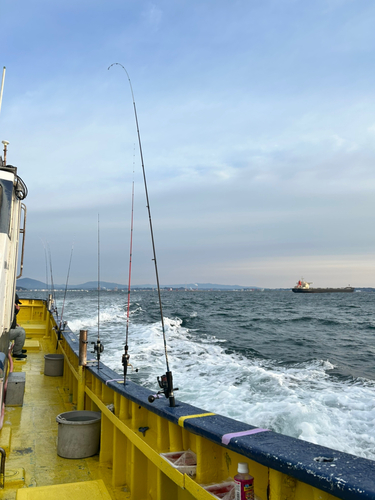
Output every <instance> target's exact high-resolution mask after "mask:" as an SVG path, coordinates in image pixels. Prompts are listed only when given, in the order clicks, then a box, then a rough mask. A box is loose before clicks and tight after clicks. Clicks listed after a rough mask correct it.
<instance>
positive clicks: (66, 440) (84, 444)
mask: <svg viewBox="0 0 375 500" xmlns="http://www.w3.org/2000/svg"><path fill="white" fill-rule="evenodd" d="M100 419H101V413H100V411H67V412H65V413H60V415H57V417H56V422H57V423H58V424H59V425H58V429H57V454H58V455H59V456H60V457H63V458H86V457H92V456H93V455H96V453H98V451H99V440H100Z"/></svg>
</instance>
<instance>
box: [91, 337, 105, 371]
mask: <svg viewBox="0 0 375 500" xmlns="http://www.w3.org/2000/svg"><path fill="white" fill-rule="evenodd" d="M91 344H94V350H93V351H91V352H92V353H93V354H95V353H96V359H97V360H98V366H99V361H100V354H101V353H102V352H103V351H104V345H103V344H102V343H101V342H100V340H99V339H98V340H97V341H96V342H91Z"/></svg>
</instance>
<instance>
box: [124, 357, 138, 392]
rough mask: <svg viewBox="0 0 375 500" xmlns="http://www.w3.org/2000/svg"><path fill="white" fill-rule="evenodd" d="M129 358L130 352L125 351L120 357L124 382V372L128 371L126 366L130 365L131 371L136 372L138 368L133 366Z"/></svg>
mask: <svg viewBox="0 0 375 500" xmlns="http://www.w3.org/2000/svg"><path fill="white" fill-rule="evenodd" d="M129 359H130V354H128V353H127V351H125V353H124V354H123V355H122V359H121V363H122V366H123V367H124V384H125V382H126V374H127V372H128V366H130V367H131V369H132V370H133V371H135V372H136V373H138V368H134V366H133V365H132V364H131V363H129Z"/></svg>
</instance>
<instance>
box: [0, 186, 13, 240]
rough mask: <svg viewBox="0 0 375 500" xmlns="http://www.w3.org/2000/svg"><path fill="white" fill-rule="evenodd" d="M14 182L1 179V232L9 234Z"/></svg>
mask: <svg viewBox="0 0 375 500" xmlns="http://www.w3.org/2000/svg"><path fill="white" fill-rule="evenodd" d="M12 194H13V183H12V182H11V181H6V180H4V179H1V180H0V233H6V234H8V235H9V231H10V215H11V207H12Z"/></svg>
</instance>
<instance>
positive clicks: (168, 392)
mask: <svg viewBox="0 0 375 500" xmlns="http://www.w3.org/2000/svg"><path fill="white" fill-rule="evenodd" d="M116 65H117V66H121V68H122V69H123V70H124V71H125V73H126V76H127V77H128V81H129V85H130V91H131V94H132V99H133V109H134V117H135V124H136V127H137V135H138V145H139V153H140V156H141V164H142V173H143V180H144V186H145V193H146V202H147V210H148V219H149V223H150V233H151V243H152V251H153V259H152V260H153V261H154V265H155V275H156V284H157V288H158V296H159V308H160V316H161V327H162V332H163V342H164V354H165V362H166V365H167V371H166V373H165V374H164V375H162V377H160V378H159V377H158V378H157V380H158V383H159V386H160V388H161V391H159V393H160V394H164V395H165V397H166V398H169V406H171V407H173V406H175V398H174V392H173V391H174V390H177V388H173V377H172V372H171V371H170V369H169V361H168V351H167V341H166V337H165V328H164V317H163V307H162V303H161V294H160V284H159V273H158V265H157V261H156V250H155V242H154V233H153V229H152V220H151V209H150V202H149V198H148V189H147V181H146V171H145V165H144V161H143V152H142V143H141V135H140V132H139V124H138V116H137V108H136V105H135V99H134V92H133V87H132V83H131V80H130V77H129V74H128V72H127V71H126V69H125V67H124V66H123V65H122V64H120V63H113V64H111V65H110V66H109V67H108V69H111V68H112V66H116Z"/></svg>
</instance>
